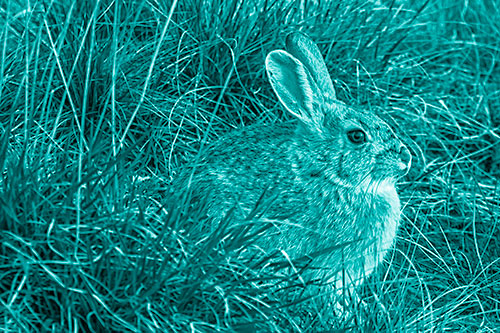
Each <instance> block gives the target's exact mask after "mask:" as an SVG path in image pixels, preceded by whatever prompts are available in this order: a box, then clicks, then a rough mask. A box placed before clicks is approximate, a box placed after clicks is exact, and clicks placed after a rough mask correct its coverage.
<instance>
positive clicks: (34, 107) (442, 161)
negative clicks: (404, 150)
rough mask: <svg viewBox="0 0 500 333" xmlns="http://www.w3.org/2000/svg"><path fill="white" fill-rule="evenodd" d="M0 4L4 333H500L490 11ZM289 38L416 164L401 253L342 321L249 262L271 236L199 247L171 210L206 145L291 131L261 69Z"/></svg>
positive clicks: (428, 4) (497, 37)
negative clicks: (317, 52) (299, 40)
mask: <svg viewBox="0 0 500 333" xmlns="http://www.w3.org/2000/svg"><path fill="white" fill-rule="evenodd" d="M0 4H1V7H0V18H1V21H0V22H1V24H0V169H1V171H2V172H1V177H0V239H1V244H2V245H1V246H0V308H1V313H2V314H3V316H2V318H1V321H0V327H1V329H2V330H3V331H40V330H43V331H77V330H81V331H104V330H106V331H174V332H176V331H179V332H184V331H188V330H189V331H202V332H203V331H213V330H227V331H233V330H237V331H245V330H246V331H255V330H259V331H319V330H340V331H341V330H354V331H363V330H364V331H382V332H384V331H405V330H408V331H438V332H439V331H464V332H466V331H467V332H472V331H478V332H493V331H495V330H496V329H497V328H498V327H500V299H499V297H498V295H500V282H499V281H500V259H499V258H500V240H499V239H498V234H499V231H500V226H499V219H500V190H499V187H498V185H499V181H498V179H499V177H500V171H499V170H500V144H499V142H500V141H499V138H500V130H499V126H500V116H499V114H500V113H499V112H498V110H500V65H499V59H500V23H499V22H500V8H499V7H498V6H497V5H496V3H495V2H494V1H493V2H490V1H486V0H474V1H468V2H466V3H458V2H457V3H454V4H451V3H449V2H448V1H445V0H429V1H425V2H424V1H415V2H414V3H410V2H408V3H406V2H405V1H392V2H391V1H387V2H386V1H380V2H375V1H374V2H366V3H365V1H346V2H339V3H338V4H337V3H336V2H332V3H327V2H320V1H318V2H314V1H311V2H305V4H304V5H300V4H298V3H287V2H286V1H264V0H255V1H246V2H241V3H240V2H239V1H237V0H234V1H233V0H231V1H212V2H210V1H208V2H207V1H201V0H187V1H179V2H175V1H157V2H143V1H116V2H113V1H108V0H102V1H97V2H96V3H93V2H85V1H81V2H70V1H64V0H54V1H36V2H35V1H32V2H25V1H16V0H10V1H9V0H5V1H2V2H0ZM294 30H302V31H305V32H307V33H308V34H309V35H310V36H311V37H312V38H313V39H314V40H315V41H317V43H318V45H319V47H320V48H321V50H322V52H323V54H324V55H325V56H326V61H327V64H328V67H329V69H330V73H331V74H332V77H333V79H334V84H335V87H336V89H337V93H338V95H339V97H340V99H342V100H344V101H345V102H347V103H352V104H355V105H363V106H364V107H366V108H369V109H372V110H373V111H374V112H377V113H379V114H381V115H382V116H383V117H384V118H385V119H388V121H389V122H390V123H391V124H392V125H393V126H394V127H395V129H396V130H397V131H398V133H399V135H400V137H401V138H402V139H403V140H404V141H406V142H407V143H408V146H409V147H410V148H411V150H412V155H413V160H414V164H413V168H412V170H411V172H410V174H409V175H408V176H407V177H406V178H405V179H404V180H402V181H401V183H400V186H399V188H400V191H399V192H400V196H401V199H402V203H403V205H404V223H403V227H402V228H401V230H400V232H399V237H398V241H397V244H396V247H395V250H394V251H393V252H392V253H391V255H389V256H388V258H387V263H386V265H384V267H381V268H380V269H379V270H378V271H377V273H376V274H375V275H374V276H373V277H372V278H371V279H370V280H369V281H368V282H367V283H366V284H365V285H364V286H363V287H362V288H361V289H360V290H359V292H360V295H361V299H362V300H363V304H362V305H359V306H358V305H355V306H354V307H353V309H352V311H351V312H350V314H349V315H346V316H344V317H339V316H335V315H334V314H333V312H332V310H331V308H329V307H328V304H327V303H325V302H324V300H322V299H321V298H313V299H308V298H305V299H304V297H297V296H295V295H296V293H294V292H290V289H291V288H292V287H293V286H295V287H294V289H298V290H300V289H301V287H300V280H299V279H298V277H297V276H296V275H293V274H288V273H286V272H283V271H280V270H277V269H272V267H271V266H270V263H272V262H274V261H276V260H278V261H279V260H281V261H283V260H284V258H283V256H282V255H281V254H280V253H262V252H259V249H256V248H254V247H253V246H252V240H253V239H255V238H256V237H259V235H260V234H262V233H265V230H257V231H255V232H254V231H253V229H251V228H248V227H245V225H231V223H230V222H231V212H228V214H227V220H226V223H225V224H223V225H222V226H221V228H219V229H217V230H215V231H214V232H213V233H212V234H209V235H201V234H200V233H199V232H198V231H197V228H196V226H197V225H199V224H203V223H204V219H206V218H205V217H204V216H203V214H202V212H201V210H200V211H198V212H196V211H195V212H190V213H189V214H186V212H185V211H184V210H183V208H182V207H179V205H178V203H177V202H175V201H172V200H169V198H168V196H167V193H168V192H169V183H170V182H171V180H172V179H174V178H175V176H176V173H177V172H178V170H179V169H180V168H182V165H183V163H185V162H186V161H188V160H189V159H190V158H192V156H193V155H195V154H196V153H197V152H198V150H199V149H200V146H202V145H203V144H204V143H205V142H208V141H211V140H214V139H216V138H217V137H219V136H221V135H223V134H224V133H226V132H228V131H230V130H231V129H233V128H235V127H237V126H245V125H247V124H251V123H255V122H264V123H272V122H279V121H282V120H283V119H284V118H286V117H287V115H285V114H283V112H282V110H281V109H280V106H279V105H278V103H277V99H276V97H275V96H274V95H273V93H272V91H271V88H270V86H269V84H268V82H267V79H266V77H265V74H264V66H263V64H264V59H265V56H266V54H267V53H268V52H269V51H271V50H273V49H276V48H280V47H282V46H283V38H284V36H285V35H286V34H287V33H288V32H290V31H294ZM251 220H252V219H250V220H249V223H250V222H251ZM221 240H223V241H221ZM290 286H292V287H290Z"/></svg>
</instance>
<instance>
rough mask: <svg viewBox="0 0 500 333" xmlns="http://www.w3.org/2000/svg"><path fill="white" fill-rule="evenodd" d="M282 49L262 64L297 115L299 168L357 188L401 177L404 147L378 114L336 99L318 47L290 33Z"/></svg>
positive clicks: (408, 157) (406, 165)
mask: <svg viewBox="0 0 500 333" xmlns="http://www.w3.org/2000/svg"><path fill="white" fill-rule="evenodd" d="M286 49H287V51H284V50H275V51H272V52H271V53H269V55H268V56H267V58H266V69H267V74H268V76H269V80H270V82H271V86H272V87H273V89H274V91H275V93H276V95H277V96H278V98H279V100H280V101H281V103H282V104H283V106H284V107H285V108H286V109H287V110H288V112H290V113H291V114H292V115H294V116H295V117H297V118H298V119H299V125H298V128H297V132H296V144H297V145H298V146H299V148H301V150H299V151H300V152H299V153H298V154H299V155H300V154H302V158H301V160H302V164H307V165H301V166H300V169H302V170H307V172H309V173H311V174H314V173H316V174H322V175H326V176H327V177H328V178H330V180H331V181H334V182H336V183H337V184H339V185H343V186H348V187H356V188H361V189H363V188H364V189H368V188H372V189H375V188H377V187H378V186H380V185H381V184H384V183H386V182H389V183H394V182H395V180H396V179H397V178H399V177H401V176H404V175H405V174H406V173H407V172H408V169H409V168H410V163H411V155H410V153H409V151H408V149H407V148H406V147H405V146H404V145H403V144H402V143H401V141H400V140H399V139H398V138H397V137H396V135H395V134H394V132H393V131H392V130H391V128H390V127H389V126H388V125H387V124H386V123H385V122H384V121H382V120H381V119H380V118H379V117H377V116H376V115H374V114H372V113H369V112H365V111H360V110H358V109H355V108H352V107H350V106H347V105H346V104H344V103H342V102H340V101H339V100H337V99H336V97H335V90H334V88H333V84H332V80H331V78H330V75H329V74H328V70H327V68H326V65H325V62H324V60H323V57H322V56H321V53H320V51H319V49H318V47H317V46H316V45H315V44H314V43H313V42H312V41H311V40H310V39H309V38H308V37H306V36H305V35H303V34H300V33H293V34H291V35H289V36H288V37H287V40H286ZM302 148H303V149H302ZM299 158H300V156H299Z"/></svg>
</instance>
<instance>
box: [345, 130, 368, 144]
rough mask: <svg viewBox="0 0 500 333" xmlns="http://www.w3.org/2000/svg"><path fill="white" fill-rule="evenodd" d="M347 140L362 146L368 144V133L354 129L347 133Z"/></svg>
mask: <svg viewBox="0 0 500 333" xmlns="http://www.w3.org/2000/svg"><path fill="white" fill-rule="evenodd" d="M347 138H348V139H349V141H351V142H352V143H354V144H357V145H360V144H362V143H365V142H366V133H365V132H364V131H362V130H360V129H353V130H350V131H348V132H347Z"/></svg>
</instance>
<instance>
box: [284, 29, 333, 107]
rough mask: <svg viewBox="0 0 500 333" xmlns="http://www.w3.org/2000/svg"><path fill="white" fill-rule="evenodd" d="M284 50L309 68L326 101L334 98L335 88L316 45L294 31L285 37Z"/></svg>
mask: <svg viewBox="0 0 500 333" xmlns="http://www.w3.org/2000/svg"><path fill="white" fill-rule="evenodd" d="M286 50H287V51H288V52H289V53H290V54H291V55H293V56H294V57H295V58H297V59H298V60H299V61H300V62H302V63H303V64H304V66H305V67H306V68H307V69H308V70H309V73H311V76H312V77H313V79H314V81H315V82H316V84H317V85H318V87H319V89H320V90H321V92H322V94H323V96H324V98H325V100H326V101H327V102H330V101H334V100H335V89H334V88H333V83H332V79H331V78H330V74H329V73H328V69H327V67H326V64H325V60H324V59H323V56H322V55H321V52H320V50H319V49H318V46H317V45H316V44H315V43H314V42H313V41H312V40H311V39H310V38H309V37H307V36H306V35H304V34H302V33H300V32H294V33H291V34H289V35H288V36H287V37H286Z"/></svg>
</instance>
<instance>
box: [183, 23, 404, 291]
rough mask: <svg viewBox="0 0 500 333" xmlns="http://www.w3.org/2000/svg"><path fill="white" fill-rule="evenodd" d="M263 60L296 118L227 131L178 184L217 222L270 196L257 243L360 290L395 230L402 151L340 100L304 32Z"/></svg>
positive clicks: (369, 118)
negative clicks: (269, 225)
mask: <svg viewBox="0 0 500 333" xmlns="http://www.w3.org/2000/svg"><path fill="white" fill-rule="evenodd" d="M285 48H286V51H285V50H274V51H272V52H270V53H269V54H268V55H267V57H266V60H265V66H266V71H267V76H268V78H269V81H270V84H271V87H272V89H273V90H274V92H275V93H276V95H277V97H278V100H279V101H280V103H281V104H282V106H283V107H284V110H286V111H287V112H289V113H290V115H292V116H293V117H292V120H290V121H283V122H280V123H275V124H254V125H250V126H245V127H243V128H240V129H239V130H234V131H231V132H230V133H229V134H226V135H224V136H222V137H221V138H219V139H217V140H216V141H215V142H213V143H212V144H210V145H209V146H207V148H206V149H205V150H204V151H203V152H202V153H201V155H200V157H199V158H198V159H197V161H195V162H194V163H193V164H192V165H191V166H189V167H188V168H185V169H184V172H183V173H181V175H180V176H179V178H178V179H177V182H178V185H177V186H178V187H179V188H183V189H188V190H189V191H190V193H191V194H192V195H191V200H192V201H197V200H199V201H203V202H204V203H205V205H206V210H207V214H208V215H209V216H211V217H213V218H214V221H216V222H214V225H212V226H210V228H212V229H214V228H216V227H217V223H218V222H217V221H219V222H220V221H221V220H222V218H223V217H224V216H225V214H226V213H227V211H228V210H229V209H230V208H232V207H235V208H236V209H235V210H234V211H233V212H235V213H234V214H235V216H236V217H240V218H242V219H243V218H244V217H245V216H246V214H249V212H251V211H252V209H254V207H255V205H256V202H258V201H259V200H262V198H263V197H272V198H273V200H272V201H271V204H270V205H269V207H266V209H265V211H264V212H263V213H262V223H265V222H266V221H267V222H269V223H272V225H273V226H272V228H270V229H268V230H266V235H265V236H264V237H262V238H261V239H260V240H259V244H258V246H259V247H260V248H262V249H264V250H266V251H271V250H280V251H282V253H285V254H286V255H287V256H289V258H291V259H292V260H293V259H294V258H301V257H308V256H309V257H311V260H312V263H311V272H313V273H310V274H309V275H308V276H309V277H311V278H314V279H316V278H318V279H319V278H321V279H327V285H329V286H331V287H333V288H334V289H335V290H342V288H345V287H348V286H356V285H358V284H359V283H361V282H362V281H363V280H364V279H365V278H366V277H368V276H369V275H370V274H371V273H372V271H373V270H374V269H375V268H376V267H377V266H378V265H379V264H380V263H381V262H382V260H383V258H384V255H385V253H386V252H387V250H388V249H390V248H391V246H392V244H393V242H394V239H395V237H396V233H397V230H398V226H399V224H400V219H401V218H400V215H401V212H400V210H401V207H400V201H399V197H398V194H397V192H396V187H395V184H396V181H397V180H398V179H399V178H401V177H403V176H405V175H406V174H407V172H408V170H409V168H410V165H411V154H410V152H409V150H408V148H407V147H406V146H405V145H404V144H402V142H401V141H400V140H399V139H398V138H397V137H396V135H395V133H394V132H393V131H392V130H391V128H390V127H389V126H388V125H387V124H386V123H385V122H384V121H382V120H381V119H380V118H379V117H378V116H376V115H374V114H373V113H371V112H367V111H364V110H361V109H360V108H357V107H351V106H349V105H346V104H345V103H343V102H341V101H339V100H338V99H336V94H335V90H334V88H333V83H332V80H331V78H330V75H329V73H328V70H327V67H326V64H325V62H324V60H323V57H322V56H321V53H320V50H319V48H318V47H317V46H316V44H315V43H314V42H313V41H312V40H311V39H310V38H309V37H307V36H306V35H305V34H302V33H299V32H295V33H291V34H290V35H288V36H287V38H286V47H285Z"/></svg>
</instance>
